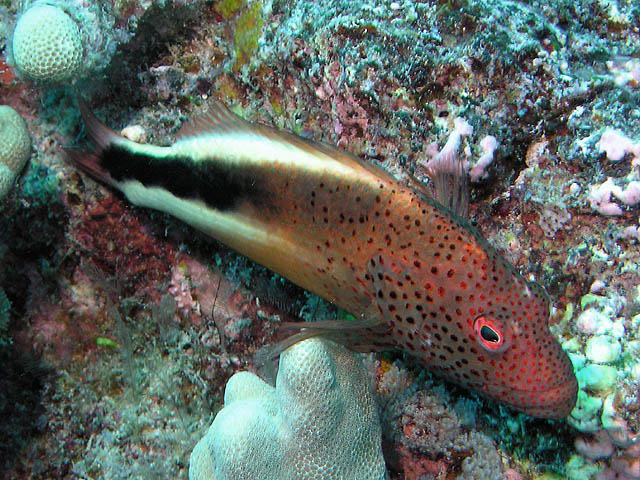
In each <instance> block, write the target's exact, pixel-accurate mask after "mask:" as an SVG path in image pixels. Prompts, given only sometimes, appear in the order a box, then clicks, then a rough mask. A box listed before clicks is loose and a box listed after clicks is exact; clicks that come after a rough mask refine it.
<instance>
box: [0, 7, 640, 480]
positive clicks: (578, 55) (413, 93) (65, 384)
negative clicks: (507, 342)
mask: <svg viewBox="0 0 640 480" xmlns="http://www.w3.org/2000/svg"><path fill="white" fill-rule="evenodd" d="M21 3H24V5H23V6H22V7H20V8H19V5H18V3H17V2H7V1H0V99H1V101H0V103H2V104H6V105H8V106H11V107H12V108H13V109H14V110H15V111H16V112H18V114H19V115H20V116H21V117H22V118H23V119H24V122H26V125H27V127H28V130H29V132H30V134H31V136H32V148H33V152H34V153H33V156H32V161H31V162H30V164H29V165H28V166H27V167H26V169H25V171H24V174H23V176H22V178H21V179H20V182H19V185H18V188H14V190H13V193H12V194H11V195H8V196H6V197H5V200H4V201H3V202H2V204H1V205H0V232H2V235H1V236H0V288H1V289H2V291H3V292H4V294H5V295H4V296H6V299H7V300H8V302H10V304H11V310H10V318H9V319H8V321H6V322H5V323H3V324H2V325H3V326H5V327H6V328H5V329H4V330H3V331H2V332H1V333H0V335H1V336H2V337H1V338H2V339H4V340H5V342H4V343H3V345H2V347H0V355H1V356H2V358H0V361H2V365H3V373H6V375H0V384H1V385H0V387H1V388H0V422H1V423H2V424H1V425H0V428H1V429H2V431H3V433H5V434H4V435H3V437H2V439H0V459H1V460H0V478H7V479H9V478H11V479H14V478H18V479H20V478H32V479H49V478H123V479H124V478H165V477H171V478H187V475H188V466H189V455H190V454H191V451H192V449H193V446H194V445H195V444H196V442H197V441H198V440H199V439H200V438H202V436H203V435H204V434H205V432H206V430H207V428H208V427H209V425H210V424H211V421H212V419H211V415H212V412H215V411H216V409H217V408H220V405H221V404H222V402H223V390H224V386H225V384H226V382H227V380H228V379H229V378H230V377H231V376H232V375H233V374H234V373H235V372H236V371H238V370H248V369H249V370H250V369H251V368H253V354H254V353H255V352H256V350H257V349H259V348H260V347H262V346H263V345H266V344H270V343H271V342H272V340H273V336H274V330H276V328H277V326H278V325H279V324H280V322H282V321H287V320H294V319H295V318H296V317H299V316H302V317H304V318H308V319H311V318H316V319H328V318H331V317H332V316H335V315H336V314H340V313H339V312H338V313H336V311H335V309H334V308H332V307H331V306H330V305H328V304H327V303H326V302H323V301H319V300H318V299H317V298H315V297H313V296H311V295H308V294H306V293H304V292H301V291H300V290H299V289H296V288H295V287H294V286H292V285H291V284H290V283H288V282H286V281H283V279H281V278H279V277H277V276H274V275H273V274H271V273H269V272H267V271H265V269H263V268H261V267H258V266H256V265H254V264H252V263H251V262H248V261H247V260H246V259H243V258H242V257H240V256H238V255H236V254H234V253H233V252H229V251H228V250H226V249H224V248H223V247H222V246H220V245H219V244H217V243H215V242H211V241H209V240H207V239H206V238H205V237H204V236H202V235H200V234H199V233H195V232H193V231H192V230H189V229H187V228H186V227H185V226H184V225H182V224H180V223H178V222H176V221H174V220H171V219H167V218H165V217H164V216H163V215H160V214H157V213H152V212H148V211H145V210H143V209H138V208H132V207H130V206H128V205H126V203H125V202H124V201H123V200H122V199H121V198H119V197H118V196H117V195H115V194H114V193H113V192H110V191H108V190H106V189H104V188H103V187H100V186H98V185H97V184H96V183H94V182H93V181H91V180H88V179H86V178H85V177H83V176H81V175H79V174H78V173H77V172H76V171H74V170H73V168H71V167H69V166H68V165H66V164H64V162H63V161H62V155H61V147H63V146H64V147H70V146H73V145H74V144H75V143H76V142H77V141H78V139H81V138H82V130H81V127H80V123H79V121H78V114H77V107H76V105H75V104H74V97H75V93H74V92H72V91H71V90H66V89H63V88H58V87H54V86H51V85H40V84H38V83H37V82H28V81H26V82H25V81H22V80H21V79H20V77H19V71H17V68H16V66H15V65H11V61H10V60H9V58H10V57H11V48H12V44H13V43H12V40H10V39H9V37H10V36H11V35H12V32H13V31H14V28H15V24H16V23H17V22H18V21H19V18H20V16H21V15H22V14H23V13H24V11H28V8H29V7H30V6H33V5H35V4H39V2H37V1H36V2H21ZM46 3H47V4H55V5H56V6H58V7H59V8H61V9H62V10H63V11H64V12H65V14H66V15H68V16H69V17H70V18H71V19H72V21H73V22H74V23H75V24H76V25H77V26H78V28H79V31H80V34H81V36H82V44H83V45H84V51H83V58H82V61H81V66H80V67H78V70H77V71H76V73H75V74H74V75H73V79H72V81H76V82H77V83H76V84H77V86H78V87H79V88H80V89H81V90H82V93H83V95H84V96H85V97H86V98H87V99H88V100H90V102H91V104H92V107H93V108H95V109H96V110H97V111H98V114H99V116H100V118H103V119H105V122H106V123H107V124H109V125H111V126H113V127H114V128H117V129H120V128H124V127H133V126H135V127H136V128H135V130H134V133H135V132H136V131H137V135H140V132H144V137H138V138H145V137H146V141H147V142H149V143H154V144H165V145H166V144H168V143H170V142H171V141H172V139H173V138H174V135H175V132H176V131H177V130H178V128H179V126H180V125H181V124H182V123H184V121H185V120H186V119H187V118H189V117H192V116H193V115H195V114H197V113H199V112H201V111H203V110H205V109H206V104H207V101H208V99H209V98H211V97H215V98H218V99H221V100H223V101H225V102H226V103H227V104H229V105H230V107H231V108H232V109H233V110H234V111H235V112H237V113H240V114H242V116H243V117H245V118H249V119H251V120H256V121H260V122H264V123H268V124H273V125H275V126H277V127H279V128H286V129H289V130H291V131H293V132H295V133H297V134H299V135H302V136H304V137H306V138H312V139H315V140H324V141H327V142H330V143H334V144H339V145H340V146H341V147H342V148H344V149H346V150H348V151H350V152H351V153H354V154H355V155H358V156H360V157H361V158H362V159H363V160H364V161H366V162H369V163H372V164H375V165H378V166H382V167H384V168H385V169H387V170H388V171H390V172H392V173H393V174H394V175H396V176H398V177H399V178H401V179H408V173H409V174H413V175H414V176H417V177H419V178H424V165H425V163H426V162H428V160H429V159H431V158H432V157H433V156H434V155H435V154H437V152H438V151H440V150H442V147H443V146H444V145H446V142H447V138H448V136H449V133H450V132H451V131H453V130H454V119H455V118H463V119H465V120H466V122H468V124H469V125H470V127H473V131H472V132H471V133H469V134H468V135H466V136H464V137H461V138H460V145H459V148H460V150H459V151H460V153H461V156H462V157H463V158H464V159H465V160H466V161H467V162H468V164H469V165H470V167H471V168H474V167H477V168H476V170H475V171H474V177H475V178H476V179H477V180H478V181H477V182H474V183H473V184H472V200H471V204H470V212H471V218H472V221H473V223H474V224H475V225H476V226H477V228H478V229H479V230H480V231H481V232H482V233H483V235H484V236H486V237H487V238H488V240H489V241H490V242H491V243H493V244H494V245H496V246H497V248H498V249H499V250H500V251H501V253H502V254H503V255H504V256H505V257H507V258H508V259H509V260H510V261H511V262H512V263H513V264H514V265H515V266H516V267H517V268H518V269H519V270H520V271H521V272H522V273H523V274H525V275H526V276H527V278H531V279H535V280H536V281H537V282H539V283H540V284H542V285H543V286H544V287H545V288H546V290H547V292H548V293H549V295H550V298H551V300H552V305H553V310H552V322H551V323H552V331H553V333H554V334H555V335H556V336H557V337H558V338H559V339H561V341H562V342H563V345H564V347H565V349H566V350H567V351H568V352H569V353H570V355H571V358H572V360H573V362H574V367H575V370H576V371H577V373H578V376H579V378H580V386H581V391H580V394H579V401H578V405H577V407H576V409H574V411H573V412H572V415H571V416H570V417H569V419H568V420H567V421H565V422H548V421H541V420H534V419H531V418H528V417H526V416H523V415H517V414H514V413H513V412H510V411H507V410H505V409H504V408H502V407H500V406H499V405H497V404H495V403H490V402H487V401H484V400H480V399H478V398H476V397H474V396H473V395H469V394H468V393H466V392H464V391H462V390H461V389H459V388H456V387H453V386H451V385H449V384H447V383H445V382H443V381H441V380H439V379H437V378H435V377H434V378H432V377H431V376H430V375H429V374H428V373H425V372H423V371H422V369H421V367H420V366H419V365H416V364H415V363H413V362H412V361H411V360H410V359H409V358H405V357H404V356H403V355H402V354H399V353H397V352H385V353H381V354H380V353H378V354H375V355H369V356H367V357H366V359H365V363H366V366H367V368H368V370H369V373H370V377H371V378H372V379H373V381H374V390H375V394H374V398H375V400H376V402H377V404H378V405H379V410H380V416H381V421H382V425H383V434H384V440H383V452H384V458H385V462H386V466H387V470H388V472H389V476H390V478H391V479H392V480H399V479H404V478H415V479H418V478H456V477H460V478H500V475H502V476H503V477H504V478H522V479H525V480H534V479H535V480H541V479H549V478H554V479H557V478H570V479H575V480H578V479H580V480H583V479H594V480H595V479H599V480H604V479H609V478H611V479H613V478H617V479H618V480H620V479H625V480H626V479H634V478H637V477H638V476H639V475H638V468H639V458H640V452H639V448H638V443H637V435H638V433H639V432H640V423H639V418H640V399H639V398H638V392H639V390H640V389H639V385H640V365H639V364H638V351H639V350H638V348H639V347H638V345H639V343H638V342H640V339H639V338H638V331H639V329H640V320H639V318H638V315H639V314H640V291H639V290H638V285H640V272H639V267H638V265H640V253H639V251H638V248H637V244H638V240H639V238H640V234H638V231H639V230H638V228H639V227H638V226H639V222H638V209H639V208H640V207H639V204H638V202H637V199H636V195H637V182H639V181H640V178H638V175H639V170H638V169H639V166H638V161H637V156H638V154H637V146H638V143H639V142H640V111H639V110H638V105H639V104H640V80H639V76H638V71H639V67H638V65H639V63H638V59H637V58H636V57H637V53H638V51H639V50H640V33H639V29H638V21H637V19H638V18H640V5H639V4H638V2H630V1H625V2H610V1H600V0H555V1H554V2H547V1H545V2H543V1H539V0H534V1H532V2H513V1H511V0H498V1H494V0H492V1H488V0H473V1H471V0H464V1H447V2H444V1H437V0H427V1H412V0H406V1H388V2H387V1H385V2H361V1H351V0H349V1H347V0H326V1H322V2H320V1H315V0H313V1H279V0H277V1H259V0H254V1H248V0H219V1H211V2H209V1H206V2H205V1H196V2H193V1H182V0H175V1H164V0H163V1H153V2H151V1H142V0H126V1H115V0H103V1H98V2H83V1H79V0H55V1H54V0H51V1H47V2H46ZM96 27H97V28H96ZM93 33H95V36H92V34H93ZM88 55H89V56H88ZM76 79H77V80H76ZM64 83H65V82H63V84H64ZM130 131H131V129H130ZM489 137H493V138H494V139H495V144H493V142H491V141H485V139H486V138H489ZM438 146H440V147H438ZM1 148H2V142H0V149H1ZM634 182H635V183H634ZM603 213H605V214H607V213H609V214H611V213H614V214H615V215H603ZM0 310H1V309H0ZM2 315H3V314H2V312H1V311H0V320H2V319H4V318H5V317H6V314H5V315H4V316H2ZM9 339H11V343H9ZM45 366H46V367H45Z"/></svg>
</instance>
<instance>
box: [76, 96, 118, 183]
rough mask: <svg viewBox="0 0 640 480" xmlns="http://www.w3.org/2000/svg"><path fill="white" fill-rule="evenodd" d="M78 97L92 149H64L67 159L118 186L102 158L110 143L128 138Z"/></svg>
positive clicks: (95, 176)
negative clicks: (117, 131) (109, 125)
mask: <svg viewBox="0 0 640 480" xmlns="http://www.w3.org/2000/svg"><path fill="white" fill-rule="evenodd" d="M77 99H78V107H79V109H80V114H81V115H82V120H83V122H84V126H85V130H86V132H87V137H88V140H89V144H90V146H91V148H92V151H87V150H74V149H68V148H65V149H63V150H64V154H65V155H64V156H65V160H66V161H68V162H69V163H71V164H73V165H74V166H76V167H77V168H78V169H80V170H82V171H83V172H85V173H86V174H87V175H89V176H91V177H93V178H95V179H96V180H99V181H101V182H103V183H106V184H108V185H111V186H112V187H117V182H116V180H115V179H114V178H113V177H112V176H111V175H110V174H109V172H108V171H107V170H106V169H105V168H104V167H103V166H102V164H101V161H100V158H101V155H102V153H103V152H104V150H105V149H106V148H108V147H109V146H110V145H114V144H116V143H122V142H126V141H127V140H126V139H125V138H124V137H122V136H120V135H118V134H117V133H116V132H114V131H113V130H111V129H110V128H109V127H107V126H106V125H105V124H104V123H102V122H101V121H100V120H98V117H96V116H95V115H94V114H93V112H92V111H91V110H90V109H89V106H88V105H87V103H86V102H85V101H84V99H83V98H82V97H81V96H80V95H78V96H77Z"/></svg>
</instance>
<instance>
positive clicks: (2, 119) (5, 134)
mask: <svg viewBox="0 0 640 480" xmlns="http://www.w3.org/2000/svg"><path fill="white" fill-rule="evenodd" d="M30 155H31V135H30V134H29V130H27V124H26V123H25V121H24V120H23V119H22V117H21V116H20V114H18V112H16V111H15V110H14V109H13V108H11V107H9V106H6V105H0V200H2V199H3V198H4V197H5V196H6V195H7V194H8V193H9V192H10V191H11V189H12V188H13V184H14V183H15V180H16V177H17V176H18V174H19V173H20V172H21V171H22V169H23V168H24V166H25V164H26V163H27V160H28V159H29V156H30Z"/></svg>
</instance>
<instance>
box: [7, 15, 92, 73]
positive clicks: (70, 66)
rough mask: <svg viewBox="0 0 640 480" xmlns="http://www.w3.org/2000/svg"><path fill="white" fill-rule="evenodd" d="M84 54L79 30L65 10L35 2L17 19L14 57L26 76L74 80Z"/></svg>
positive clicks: (14, 36) (19, 69) (17, 65)
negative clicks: (35, 3)
mask: <svg viewBox="0 0 640 480" xmlns="http://www.w3.org/2000/svg"><path fill="white" fill-rule="evenodd" d="M83 56H84V46H83V44H82V36H81V34H80V29H79V28H78V25H76V23H75V22H74V21H73V20H72V19H71V17H70V16H69V15H67V14H66V12H64V11H63V10H62V9H60V8H58V7H56V6H53V5H46V4H43V5H34V6H33V7H31V8H30V9H28V10H27V11H26V12H25V13H24V14H23V15H22V16H21V17H20V19H19V20H18V23H17V24H16V28H15V31H14V33H13V58H14V61H15V64H16V67H17V69H18V71H19V72H20V73H21V74H22V75H24V76H25V77H27V78H30V79H32V80H37V81H41V82H62V81H67V80H71V79H72V78H73V77H74V76H75V74H76V72H77V71H78V69H79V68H80V64H81V62H82V57H83Z"/></svg>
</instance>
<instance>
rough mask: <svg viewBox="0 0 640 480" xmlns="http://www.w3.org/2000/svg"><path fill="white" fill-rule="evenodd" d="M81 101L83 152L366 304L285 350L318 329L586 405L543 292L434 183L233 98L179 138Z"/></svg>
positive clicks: (510, 389)
mask: <svg viewBox="0 0 640 480" xmlns="http://www.w3.org/2000/svg"><path fill="white" fill-rule="evenodd" d="M80 109H81V113H82V116H83V118H84V122H85V125H86V129H87V133H88V136H89V140H90V142H91V143H92V144H93V146H94V148H95V153H93V154H91V153H80V152H73V151H72V152H68V156H69V158H70V160H71V161H73V162H74V163H75V164H76V165H78V166H79V167H80V168H82V169H84V170H85V171H86V172H88V173H89V174H91V175H93V176H94V177H96V178H98V179H100V180H102V181H103V182H105V183H108V184H110V185H111V186H113V187H115V188H117V189H119V190H120V191H122V192H123V193H124V195H125V196H126V197H127V198H128V199H129V200H130V201H131V202H132V203H134V204H136V205H140V206H146V207H150V208H155V209H158V210H161V211H164V212H166V213H169V214H171V215H174V216H176V217H177V218H180V219H181V220H183V221H185V222H186V223H188V224H190V225H192V226H193V227H195V228H198V229H200V230H202V231H203V232H205V233H206V234H208V235H210V236H212V237H213V238H216V239H218V240H219V241H221V242H222V243H225V244H226V245H228V246H229V247H231V248H233V249H235V250H237V251H238V252H240V253H242V254H243V255H245V256H247V257H249V258H251V259H252V260H254V261H256V262H258V263H260V264H262V265H264V266H266V267H268V268H270V269H272V270H273V271H275V272H277V273H278V274H280V275H282V276H284V277H285V278H287V279H289V280H290V281H292V282H293V283H296V284H297V285H300V286H302V287H303V288H305V289H307V290H309V291H311V292H313V293H315V294H317V295H319V296H321V297H323V298H325V299H327V300H328V301H330V302H332V303H333V304H335V305H337V306H339V307H340V308H342V309H344V310H346V311H347V312H349V313H351V314H352V315H354V317H355V320H351V321H320V322H313V323H296V324H286V325H284V326H283V332H288V333H290V334H291V336H290V337H288V338H287V339H286V340H285V341H283V342H282V343H280V344H279V345H278V347H279V348H280V349H282V348H285V347H286V346H287V345H291V344H292V343H294V342H296V341H298V340H300V339H302V338H306V337H309V336H312V335H318V334H321V335H324V336H327V337H329V338H332V339H335V340H337V341H341V342H343V343H346V344H348V345H349V346H350V347H351V348H353V349H356V350H360V351H367V350H381V349H389V348H400V349H403V350H405V351H407V352H409V353H410V354H412V355H414V356H416V357H417V358H418V359H420V361H422V362H423V363H424V364H425V365H426V366H427V367H428V368H429V369H430V370H432V371H434V372H435V373H438V374H440V375H442V376H444V377H446V378H448V379H450V380H452V381H454V382H456V383H458V384H460V385H462V386H464V387H466V388H469V389H471V390H474V391H476V392H479V393H481V394H483V395H485V396H487V397H489V398H492V399H494V400H496V401H499V402H501V403H504V404H506V405H508V406H511V407H513V408H515V409H517V410H519V411H523V412H525V413H528V414H530V415H534V416H540V417H564V416H566V415H568V414H569V412H570V411H571V409H572V408H573V406H574V404H575V398H576V393H577V382H576V379H575V375H574V374H573V369H572V366H571V363H570V362H569V359H568V357H567V355H566V354H565V353H564V352H563V351H562V349H561V348H560V345H559V344H558V342H557V341H556V340H555V339H554V338H553V336H552V335H551V334H550V332H549V329H548V318H549V301H548V298H547V297H546V295H545V293H544V291H543V290H542V289H541V288H540V287H539V286H538V285H536V284H534V283H531V282H527V281H526V280H525V279H524V278H523V277H522V276H521V275H520V274H519V273H518V272H517V271H516V269H515V268H514V267H513V266H511V265H510V264H509V263H508V262H506V261H505V260H504V259H503V258H502V257H501V256H500V255H499V254H498V253H497V252H496V251H495V250H494V249H493V248H492V247H491V246H490V245H489V244H488V242H486V240H484V239H483V238H482V236H481V235H480V234H479V232H478V231H477V230H476V229H474V228H473V227H472V226H471V225H470V224H469V223H468V222H467V221H466V220H464V219H463V218H461V217H459V216H458V215H456V214H455V213H454V212H453V211H451V210H449V209H448V208H446V207H444V206H443V205H441V204H440V203H439V202H437V201H436V200H434V199H433V198H431V197H429V196H428V195H426V194H425V190H424V187H421V186H418V185H416V188H412V187H410V186H405V185H403V184H401V183H399V182H398V181H397V180H395V179H394V178H393V177H392V176H390V175H389V174H388V173H386V172H385V171H384V170H382V169H380V168H377V167H375V166H372V165H369V164H367V163H365V162H363V161H361V160H359V159H357V158H356V157H353V156H351V155H349V154H347V153H345V152H343V151H341V150H338V149H337V148H334V147H330V146H327V145H324V144H318V143H314V142H309V141H306V140H303V139H301V138H299V137H296V136H294V135H291V134H289V133H285V132H280V131H277V130H275V129H272V128H269V127H266V126H264V125H256V124H251V123H249V122H247V121H245V120H243V119H241V118H239V117H237V116H235V115H234V114H233V113H231V112H230V111H229V110H227V109H226V108H225V107H224V106H223V105H221V104H219V103H213V105H212V106H211V107H210V110H209V113H206V114H204V115H202V116H200V117H198V118H196V119H194V120H192V121H190V122H188V123H187V124H186V125H185V126H184V127H183V129H182V130H181V131H180V132H179V134H178V138H177V140H176V142H175V143H174V144H173V145H172V146H170V147H155V146H152V145H140V144H136V143H134V142H131V141H129V140H126V139H124V138H122V137H121V136H119V135H117V134H116V133H114V132H113V131H111V130H110V129H108V128H107V127H106V126H104V125H103V124H102V123H101V122H100V121H99V120H98V119H97V118H96V117H95V116H94V115H93V114H92V113H91V112H90V111H89V110H88V108H87V107H86V105H85V104H84V102H82V101H81V100H80ZM457 168H458V169H459V166H458V167H457ZM452 171H453V170H452ZM452 178H453V179H454V180H455V175H454V177H452ZM450 179H451V178H450ZM454 183H455V182H454ZM439 184H440V185H446V184H447V182H445V181H443V182H440V183H439ZM463 203H464V202H463ZM274 351H279V350H278V349H277V348H275V349H274Z"/></svg>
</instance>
